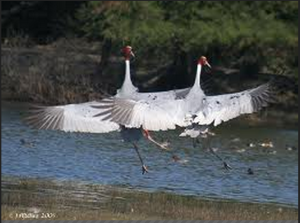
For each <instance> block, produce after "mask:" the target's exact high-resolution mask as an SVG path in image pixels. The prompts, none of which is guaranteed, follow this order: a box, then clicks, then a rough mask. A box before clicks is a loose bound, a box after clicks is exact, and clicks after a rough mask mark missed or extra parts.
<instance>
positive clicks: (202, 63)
mask: <svg viewBox="0 0 300 223" xmlns="http://www.w3.org/2000/svg"><path fill="white" fill-rule="evenodd" d="M198 64H200V65H201V66H205V65H206V66H208V67H209V68H211V66H210V64H209V63H208V62H207V59H206V57H205V56H202V57H200V58H199V60H198Z"/></svg>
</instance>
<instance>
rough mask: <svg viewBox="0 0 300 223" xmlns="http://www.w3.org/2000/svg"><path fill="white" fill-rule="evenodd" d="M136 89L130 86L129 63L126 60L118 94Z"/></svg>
mask: <svg viewBox="0 0 300 223" xmlns="http://www.w3.org/2000/svg"><path fill="white" fill-rule="evenodd" d="M136 90H137V88H136V87H135V86H134V85H133V84H132V81H131V77H130V62H129V60H128V59H126V60H125V79H124V82H123V85H122V87H121V89H120V90H119V92H122V93H131V92H133V91H136Z"/></svg>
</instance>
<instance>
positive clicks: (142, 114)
mask: <svg viewBox="0 0 300 223" xmlns="http://www.w3.org/2000/svg"><path fill="white" fill-rule="evenodd" d="M108 101H110V102H111V103H110V105H111V106H110V108H107V107H104V105H99V106H98V105H96V106H94V105H93V106H92V107H93V108H98V109H100V110H103V109H106V110H105V111H103V112H100V113H98V114H96V115H95V117H98V116H101V117H103V116H104V115H106V118H104V119H103V120H110V121H113V122H116V123H118V124H120V125H124V126H126V127H128V128H140V127H142V128H144V129H147V130H150V131H159V130H168V129H175V128H176V126H175V121H174V119H173V118H172V117H171V116H170V115H169V114H168V112H167V109H166V108H167V106H168V105H167V104H168V100H165V101H164V102H165V103H160V102H162V100H157V101H151V103H150V102H149V101H147V100H133V99H124V98H110V99H106V102H108ZM170 106H172V105H171V104H170Z"/></svg>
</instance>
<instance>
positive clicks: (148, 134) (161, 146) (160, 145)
mask: <svg viewBox="0 0 300 223" xmlns="http://www.w3.org/2000/svg"><path fill="white" fill-rule="evenodd" d="M143 133H144V136H145V138H146V139H148V140H149V141H150V142H152V143H154V144H155V145H156V146H158V147H159V148H161V149H163V150H171V149H170V148H168V147H167V145H165V143H159V142H157V141H155V140H154V139H153V138H152V137H151V135H150V133H149V131H148V130H146V129H143Z"/></svg>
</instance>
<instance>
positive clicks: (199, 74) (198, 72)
mask: <svg viewBox="0 0 300 223" xmlns="http://www.w3.org/2000/svg"><path fill="white" fill-rule="evenodd" d="M201 70H202V66H201V64H198V65H197V73H196V78H195V83H194V86H193V88H194V89H195V88H200V77H201Z"/></svg>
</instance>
